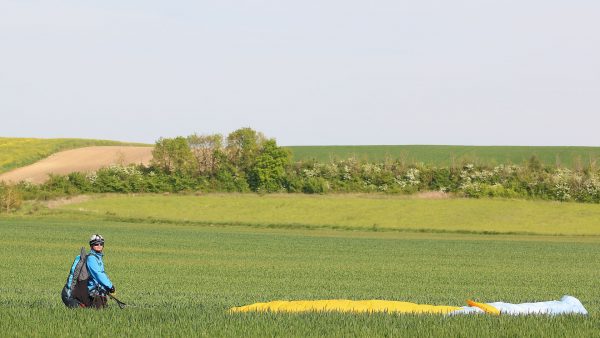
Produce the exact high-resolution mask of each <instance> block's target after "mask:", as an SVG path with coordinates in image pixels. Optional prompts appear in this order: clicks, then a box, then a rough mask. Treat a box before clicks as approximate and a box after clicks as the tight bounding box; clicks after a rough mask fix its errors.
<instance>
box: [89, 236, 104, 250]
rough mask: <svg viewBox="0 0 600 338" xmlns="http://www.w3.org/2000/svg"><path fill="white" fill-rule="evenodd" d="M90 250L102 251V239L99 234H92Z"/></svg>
mask: <svg viewBox="0 0 600 338" xmlns="http://www.w3.org/2000/svg"><path fill="white" fill-rule="evenodd" d="M90 248H91V249H92V250H94V251H96V252H102V250H104V237H102V235H99V234H93V235H92V237H90Z"/></svg>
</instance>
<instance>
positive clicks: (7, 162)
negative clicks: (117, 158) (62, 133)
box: [0, 137, 145, 173]
mask: <svg viewBox="0 0 600 338" xmlns="http://www.w3.org/2000/svg"><path fill="white" fill-rule="evenodd" d="M121 145H138V146H143V145H145V144H139V143H125V142H118V141H107V140H91V139H72V138H59V139H38V138H7V137H0V173H3V172H6V171H9V170H11V169H15V168H18V167H22V166H25V165H28V164H31V163H34V162H36V161H39V160H41V159H42V158H45V157H48V156H50V155H52V154H53V153H56V152H59V151H62V150H68V149H74V148H81V147H89V146H121Z"/></svg>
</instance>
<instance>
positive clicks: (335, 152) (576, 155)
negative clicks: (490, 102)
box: [286, 145, 600, 167]
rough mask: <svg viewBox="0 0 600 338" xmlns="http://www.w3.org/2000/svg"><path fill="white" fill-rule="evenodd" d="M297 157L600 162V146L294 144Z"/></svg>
mask: <svg viewBox="0 0 600 338" xmlns="http://www.w3.org/2000/svg"><path fill="white" fill-rule="evenodd" d="M286 148H288V149H290V150H291V151H292V153H293V157H294V160H295V161H304V160H310V159H316V160H318V161H330V160H332V159H337V160H340V159H342V160H344V159H347V158H350V157H356V158H357V159H360V160H368V161H383V160H385V159H386V158H389V159H393V160H396V159H401V160H404V161H406V162H408V163H413V162H423V163H426V164H431V165H437V166H450V165H453V164H456V165H460V163H461V162H463V161H466V162H470V163H476V164H491V165H494V164H500V163H512V164H522V163H523V162H524V161H526V160H528V159H529V158H531V156H533V155H535V156H537V157H538V158H539V159H540V161H542V162H543V163H545V164H547V165H556V164H557V163H559V164H560V165H562V166H566V167H572V166H574V165H579V164H581V165H584V166H585V165H587V164H589V163H590V161H599V162H600V147H526V146H523V147H518V146H443V145H441V146H436V145H406V146H401V145H398V146H394V145H381V146H290V147H286Z"/></svg>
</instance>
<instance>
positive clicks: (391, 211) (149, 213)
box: [62, 194, 600, 235]
mask: <svg viewBox="0 0 600 338" xmlns="http://www.w3.org/2000/svg"><path fill="white" fill-rule="evenodd" d="M62 208H63V209H65V210H70V211H73V212H82V213H90V214H93V215H104V216H106V217H108V218H109V219H125V220H143V221H161V222H166V223H168V222H171V223H182V222H183V223H185V222H187V223H191V224H197V225H203V224H204V225H206V224H223V225H250V226H258V227H276V228H330V229H349V230H355V229H363V230H371V231H385V230H390V231H420V232H458V233H500V234H506V233H508V234H510V233H520V234H547V235H559V234H570V235H600V224H599V223H598V220H599V219H600V205H597V204H582V203H561V202H549V201H533V200H532V201H530V200H502V199H459V198H449V199H437V200H435V199H434V200H430V199H419V198H414V197H410V196H408V197H407V196H393V195H392V196H390V195H376V194H372V195H369V194H363V195H360V194H356V195H304V194H300V195H298V194H282V195H273V194H269V195H263V196H259V195H255V194H207V195H202V196H183V195H173V196H162V195H138V196H127V195H108V196H106V197H99V198H92V199H90V200H89V201H86V202H82V203H75V204H68V205H65V206H63V207H62Z"/></svg>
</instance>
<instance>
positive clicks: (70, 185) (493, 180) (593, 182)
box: [0, 128, 600, 212]
mask: <svg viewBox="0 0 600 338" xmlns="http://www.w3.org/2000/svg"><path fill="white" fill-rule="evenodd" d="M153 157H154V158H153V160H152V162H151V163H150V165H148V166H144V165H129V166H110V167H106V168H102V169H99V170H97V171H96V172H93V173H79V172H74V173H71V174H68V175H51V176H50V178H49V180H48V181H47V182H46V183H44V184H40V185H34V184H30V183H27V182H20V183H19V184H16V185H12V186H9V185H7V184H4V183H2V184H0V212H9V211H11V210H14V209H17V208H18V207H19V205H20V204H21V201H22V200H23V199H25V200H27V199H51V198H55V197H60V196H68V195H75V194H82V193H109V192H110V193H163V192H174V193H176V192H198V191H201V192H257V193H273V192H289V193H309V194H314V193H318V194H324V193H351V192H364V193H372V192H380V193H388V194H410V193H415V192H420V191H441V192H445V193H452V194H456V195H459V196H465V197H472V198H479V197H505V198H536V199H547V200H559V201H577V202H589V203H600V170H598V168H597V167H596V166H595V164H594V163H591V164H590V165H589V166H587V167H585V168H581V169H578V170H571V169H567V168H560V167H551V166H545V165H543V164H542V163H541V162H540V161H539V160H538V159H537V158H535V157H531V158H530V159H529V161H527V162H525V163H522V164H520V165H505V164H501V165H497V166H493V167H492V166H487V165H479V166H476V165H473V164H470V163H461V164H458V165H455V166H452V167H435V166H431V165H425V164H422V163H406V162H404V161H402V160H386V161H381V162H367V161H360V160H357V159H355V158H349V159H346V160H338V161H329V162H325V163H324V162H318V161H316V160H311V161H293V160H292V156H291V154H290V152H289V151H288V150H287V149H285V148H282V147H280V146H278V145H277V142H276V141H275V140H274V139H272V138H267V137H265V136H264V135H263V134H262V133H260V132H257V131H255V130H253V129H251V128H241V129H238V130H236V131H234V132H232V133H230V134H229V135H227V137H224V136H223V135H220V134H213V135H197V134H194V135H190V136H187V137H175V138H160V139H159V140H157V141H156V144H155V147H154V150H153Z"/></svg>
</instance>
